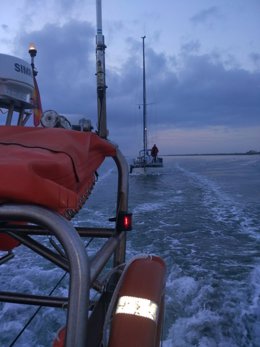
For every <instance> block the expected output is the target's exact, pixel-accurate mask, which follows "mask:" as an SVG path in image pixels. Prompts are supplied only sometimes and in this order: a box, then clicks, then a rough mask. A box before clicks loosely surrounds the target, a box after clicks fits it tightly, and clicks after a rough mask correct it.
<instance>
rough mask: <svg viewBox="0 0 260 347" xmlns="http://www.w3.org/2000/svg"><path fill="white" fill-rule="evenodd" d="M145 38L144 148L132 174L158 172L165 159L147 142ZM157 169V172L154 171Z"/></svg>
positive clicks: (132, 164)
mask: <svg viewBox="0 0 260 347" xmlns="http://www.w3.org/2000/svg"><path fill="white" fill-rule="evenodd" d="M145 38H146V36H143V37H142V43H143V105H142V106H143V148H142V149H141V150H140V151H139V155H138V156H137V158H135V159H134V160H133V162H132V163H131V165H130V173H132V172H133V171H134V170H135V172H138V173H145V174H147V173H154V172H156V171H157V172H158V168H161V167H163V159H162V158H160V157H158V156H157V153H158V148H157V147H156V145H154V146H153V148H151V149H150V148H148V141H147V112H146V111H147V103H146V76H145ZM154 169H155V170H154Z"/></svg>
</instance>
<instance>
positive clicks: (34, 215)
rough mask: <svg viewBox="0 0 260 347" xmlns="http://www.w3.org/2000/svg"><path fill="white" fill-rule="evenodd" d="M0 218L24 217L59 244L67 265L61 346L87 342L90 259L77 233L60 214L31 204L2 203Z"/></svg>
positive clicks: (82, 344)
mask: <svg viewBox="0 0 260 347" xmlns="http://www.w3.org/2000/svg"><path fill="white" fill-rule="evenodd" d="M0 219H1V220H8V221H10V220H17V221H19V220H20V221H21V220H22V221H28V222H32V223H34V224H38V225H42V226H43V227H45V228H47V229H48V230H50V233H51V234H53V235H54V236H55V237H57V239H58V240H59V242H60V243H61V245H62V246H63V248H64V250H65V253H66V256H67V258H68V261H69V267H70V282H69V303H68V310H67V329H66V339H65V346H66V347H71V346H77V347H85V346H87V325H86V322H87V321H88V305H89V289H90V263H89V259H88V257H87V254H86V251H85V248H84V244H83V242H82V240H81V239H80V236H79V235H78V233H77V232H76V230H75V229H74V228H73V226H72V225H71V223H69V222H68V221H67V220H66V219H65V218H63V217H62V216H60V215H58V214H56V213H54V212H52V211H50V210H47V209H45V208H42V207H39V206H34V205H13V204H4V205H1V207H0Z"/></svg>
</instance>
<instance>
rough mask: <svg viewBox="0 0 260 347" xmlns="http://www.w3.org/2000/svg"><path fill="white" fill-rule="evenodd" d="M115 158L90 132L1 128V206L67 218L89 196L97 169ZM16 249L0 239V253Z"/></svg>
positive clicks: (111, 148)
mask: <svg viewBox="0 0 260 347" xmlns="http://www.w3.org/2000/svg"><path fill="white" fill-rule="evenodd" d="M115 153H116V148H115V146H113V145H112V144H110V143H109V142H108V141H106V140H103V139H101V138H100V137H99V136H97V135H96V134H94V133H91V132H79V131H74V130H67V129H61V128H34V127H22V126H0V182H1V184H0V204H1V203H16V204H17V203H18V204H36V205H41V206H44V207H47V208H50V209H52V210H54V211H56V212H58V213H60V214H62V215H63V216H65V217H66V218H67V219H70V218H72V217H73V215H74V214H75V213H77V212H78V210H79V209H80V208H81V207H82V205H83V203H84V202H85V200H86V199H87V197H88V195H89V194H90V192H91V189H92V187H93V185H94V183H95V172H96V170H97V169H98V167H99V166H100V165H101V163H102V162H103V160H104V159H105V157H106V156H114V155H115ZM2 235H3V234H2ZM16 245H17V241H14V240H13V239H12V238H10V236H8V235H6V236H4V237H2V236H0V250H9V249H11V248H13V247H15V246H16Z"/></svg>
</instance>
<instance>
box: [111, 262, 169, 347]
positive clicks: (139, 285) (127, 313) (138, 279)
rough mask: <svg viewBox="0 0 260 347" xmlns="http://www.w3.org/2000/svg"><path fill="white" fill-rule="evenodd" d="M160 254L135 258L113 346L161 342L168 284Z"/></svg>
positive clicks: (113, 332) (122, 292)
mask: <svg viewBox="0 0 260 347" xmlns="http://www.w3.org/2000/svg"><path fill="white" fill-rule="evenodd" d="M165 274H166V267H165V263H164V262H163V260H162V259H161V258H160V257H157V256H147V257H140V258H137V259H135V260H134V261H133V262H132V263H131V264H130V265H129V267H128V268H127V269H126V273H125V274H124V278H123V280H122V285H121V288H120V289H119V294H118V302H117V307H116V310H115V313H114V316H113V319H112V324H111V330H110V337H109V344H108V346H109V347H122V346H124V347H156V346H159V345H160V337H161V324H162V320H163V306H164V305H163V302H164V287H165Z"/></svg>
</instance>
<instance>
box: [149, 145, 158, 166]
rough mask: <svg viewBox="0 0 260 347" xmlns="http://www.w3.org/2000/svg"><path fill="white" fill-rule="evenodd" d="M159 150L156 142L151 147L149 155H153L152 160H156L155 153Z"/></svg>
mask: <svg viewBox="0 0 260 347" xmlns="http://www.w3.org/2000/svg"><path fill="white" fill-rule="evenodd" d="M158 152H159V149H158V148H157V146H156V144H154V145H153V148H152V149H151V155H152V157H153V162H154V163H155V162H156V159H157V154H158Z"/></svg>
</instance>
